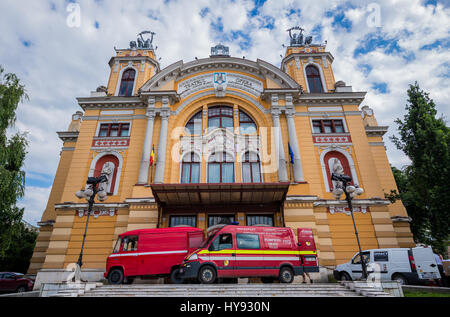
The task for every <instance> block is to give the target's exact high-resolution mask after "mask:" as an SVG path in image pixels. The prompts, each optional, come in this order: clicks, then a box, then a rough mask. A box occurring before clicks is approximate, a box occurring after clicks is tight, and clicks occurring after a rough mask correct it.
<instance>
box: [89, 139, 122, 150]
mask: <svg viewBox="0 0 450 317" xmlns="http://www.w3.org/2000/svg"><path fill="white" fill-rule="evenodd" d="M129 145H130V139H111V138H105V139H95V140H94V141H92V147H101V148H103V147H111V148H113V147H128V146H129Z"/></svg>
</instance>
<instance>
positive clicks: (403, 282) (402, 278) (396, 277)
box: [392, 274, 408, 285]
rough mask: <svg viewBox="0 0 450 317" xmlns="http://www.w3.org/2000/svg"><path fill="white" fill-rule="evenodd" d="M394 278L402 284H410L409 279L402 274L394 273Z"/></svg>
mask: <svg viewBox="0 0 450 317" xmlns="http://www.w3.org/2000/svg"><path fill="white" fill-rule="evenodd" d="M392 280H393V281H397V282H399V283H400V285H408V280H407V279H406V278H405V277H404V276H403V275H401V274H394V275H392Z"/></svg>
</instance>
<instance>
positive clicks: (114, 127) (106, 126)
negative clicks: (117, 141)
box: [98, 123, 130, 137]
mask: <svg viewBox="0 0 450 317" xmlns="http://www.w3.org/2000/svg"><path fill="white" fill-rule="evenodd" d="M129 135H130V124H129V123H102V124H101V125H100V130H99V132H98V136H102V137H118V136H124V137H126V136H129Z"/></svg>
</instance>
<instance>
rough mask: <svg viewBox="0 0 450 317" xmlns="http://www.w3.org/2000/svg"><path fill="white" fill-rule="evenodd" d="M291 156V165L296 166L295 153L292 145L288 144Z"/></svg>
mask: <svg viewBox="0 0 450 317" xmlns="http://www.w3.org/2000/svg"><path fill="white" fill-rule="evenodd" d="M288 147H289V156H290V157H291V164H294V152H292V149H291V144H290V143H289V142H288Z"/></svg>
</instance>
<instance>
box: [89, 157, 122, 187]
mask: <svg viewBox="0 0 450 317" xmlns="http://www.w3.org/2000/svg"><path fill="white" fill-rule="evenodd" d="M107 163H110V165H111V166H112V173H111V175H106V176H107V178H108V183H109V184H108V187H107V190H106V192H107V193H108V194H113V193H114V189H115V186H116V178H117V170H118V168H119V159H118V158H117V157H116V156H114V155H104V156H102V157H101V158H99V159H98V161H97V163H96V164H95V170H94V177H99V176H100V175H101V173H102V170H103V167H104V166H105V164H107Z"/></svg>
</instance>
